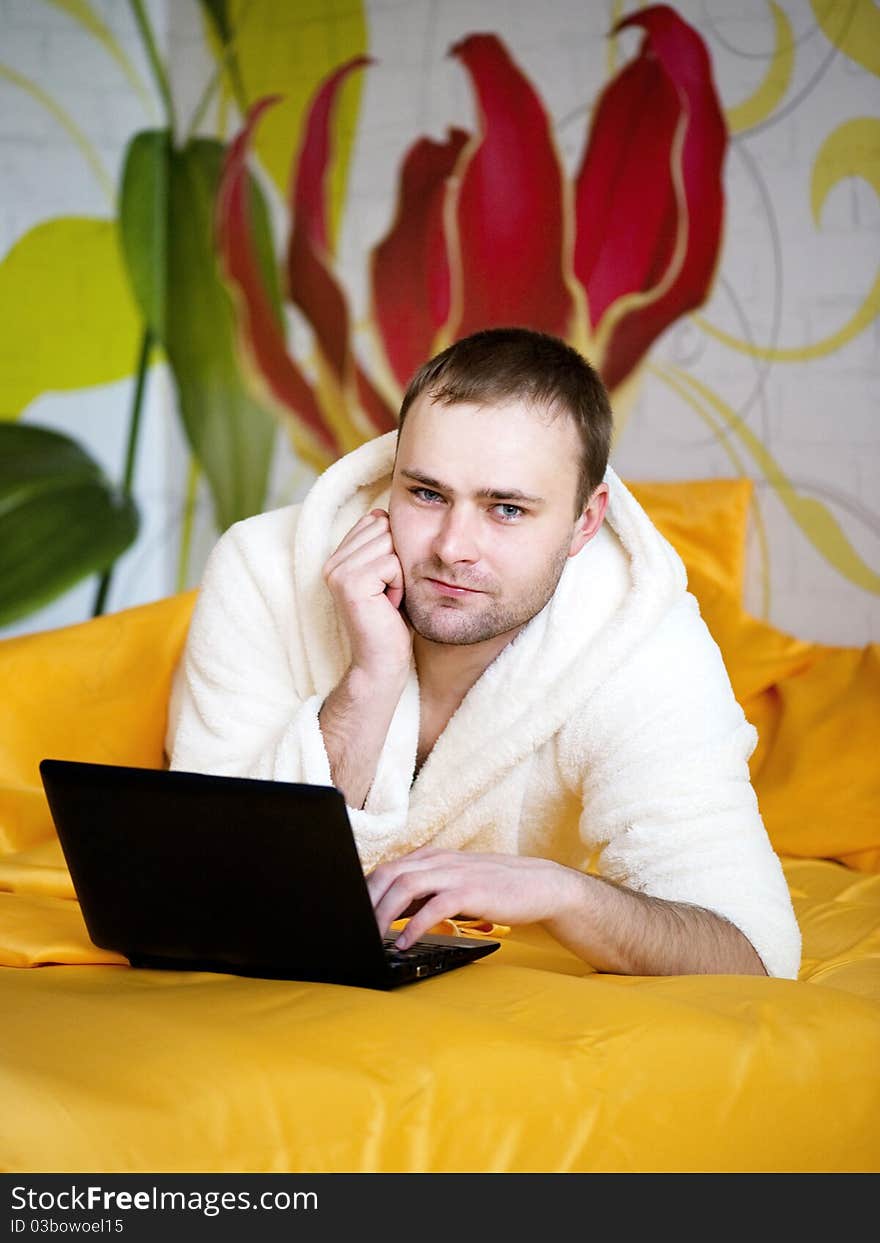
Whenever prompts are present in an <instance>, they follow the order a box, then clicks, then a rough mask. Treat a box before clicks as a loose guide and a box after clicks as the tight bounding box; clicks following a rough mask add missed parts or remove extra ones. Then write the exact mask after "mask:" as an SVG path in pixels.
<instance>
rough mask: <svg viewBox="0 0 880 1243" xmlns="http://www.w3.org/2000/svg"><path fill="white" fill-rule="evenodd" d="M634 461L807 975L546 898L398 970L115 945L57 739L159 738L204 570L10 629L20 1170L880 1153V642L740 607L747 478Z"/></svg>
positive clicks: (9, 810)
mask: <svg viewBox="0 0 880 1243" xmlns="http://www.w3.org/2000/svg"><path fill="white" fill-rule="evenodd" d="M634 490H635V491H637V494H638V495H639V497H640V499H641V500H642V501H643V503H644V504H645V506H646V508H647V509H648V510H649V512H650V513H651V514H652V516H653V517H654V518H655V521H657V522H658V525H660V526H661V527H662V528H663V529H664V531H665V533H666V534H667V535H668V536H669V538H670V539H671V540H672V541H673V543H675V544H676V546H677V547H678V548H679V551H680V552H681V553H682V556H683V557H684V559H685V562H686V564H687V566H688V572H689V576H690V582H691V586H692V589H693V590H694V592H695V594H696V595H697V596H698V598H699V600H700V604H701V608H702V610H703V614H704V616H705V617H706V620H707V622H708V624H709V626H710V628H711V629H712V631H713V634H714V635H715V637H716V639H717V640H718V642H719V644H720V646H721V648H722V651H723V653H724V656H725V660H726V662H727V665H728V668H729V669H730V671H731V677H732V680H733V682H734V687H735V689H736V691H737V694H738V696H739V698H740V701H741V702H742V703H743V706H744V708H745V710H746V713H747V715H748V716H749V717H750V719H751V720H753V721H754V722H755V724H756V725H758V728H759V732H760V744H759V747H758V750H757V751H756V753H755V756H754V757H753V762H752V772H753V778H754V781H755V786H756V790H757V792H758V798H759V802H760V804H761V809H762V812H763V814H764V817H765V822H766V823H767V827H768V831H769V832H770V835H771V839H772V840H773V842H774V845H775V847H776V849H777V850H778V851H779V853H780V855H781V856H782V857H783V864H784V867H785V872H786V876H787V878H788V882H789V885H790V888H791V892H792V896H793V899H794V902H795V907H796V911H797V914H798V919H799V921H800V924H801V928H802V931H803V935H804V958H803V963H802V969H801V978H800V980H799V981H797V982H793V981H783V980H768V979H757V978H753V977H734V976H728V977H720V976H702V977H701V976H686V977H678V978H655V979H652V978H622V977H613V976H602V975H597V974H595V973H592V972H591V971H590V969H589V968H588V967H586V966H585V964H583V963H582V962H580V961H579V960H578V959H576V958H575V957H573V956H572V955H570V954H569V953H567V951H565V950H564V949H562V948H561V947H560V946H559V945H557V944H556V943H555V942H554V941H553V940H552V939H551V938H550V937H549V936H547V935H546V934H545V933H544V932H543V931H542V930H541V929H540V928H536V927H535V928H532V927H529V928H516V929H512V930H511V931H510V933H509V934H508V935H506V936H505V937H504V938H503V940H502V946H501V949H500V950H499V951H498V952H497V953H496V954H493V955H492V956H491V957H490V958H488V959H486V960H484V961H481V962H478V963H475V964H473V965H472V966H469V967H466V968H464V969H462V970H460V971H456V972H453V973H451V974H450V975H448V976H444V977H438V978H436V979H431V980H428V981H425V982H424V983H420V984H418V985H414V986H412V987H410V988H406V989H401V990H398V991H397V992H394V993H390V994H386V993H377V992H371V991H369V990H361V989H354V988H345V987H336V986H331V985H315V984H305V983H297V982H289V981H268V980H247V979H242V978H238V977H235V976H224V975H208V974H197V973H183V972H155V971H133V970H131V969H130V968H129V967H128V966H127V965H126V964H125V963H124V960H121V959H119V958H118V956H116V955H113V954H108V953H105V952H104V951H100V950H96V948H95V947H94V946H92V945H91V944H90V942H89V940H88V937H87V935H86V932H85V928H84V925H83V922H82V918H81V915H80V912H79V908H78V905H77V903H76V901H75V899H74V896H73V890H72V888H71V885H70V878H69V876H68V874H67V871H66V869H65V867H64V865H63V859H62V857H61V854H60V849H59V847H58V843H57V840H56V839H55V836H54V830H53V828H52V824H51V819H50V817H49V814H48V809H47V807H46V804H45V799H44V798H43V794H42V789H41V786H40V781H39V773H38V768H37V766H38V764H39V761H40V759H42V758H43V757H44V756H48V755H53V756H59V757H65V758H72V759H87V760H100V761H105V762H110V763H127V764H142V765H146V766H159V765H161V763H162V735H163V731H164V721H165V704H166V700H167V694H168V686H169V679H170V675H171V669H172V667H173V663H174V660H175V659H176V656H177V654H178V652H179V651H180V647H181V644H182V642H183V638H184V635H185V632H186V626H187V622H188V618H189V613H190V609H191V607H192V603H193V599H194V596H193V593H189V594H187V595H185V596H179V597H173V598H171V599H168V600H165V601H160V602H158V603H157V604H154V605H149V606H146V607H144V608H141V609H134V610H130V611H128V612H126V613H120V614H116V615H114V616H112V617H107V618H102V619H99V620H97V621H95V622H90V623H88V624H86V625H83V626H79V627H71V628H69V629H66V630H61V631H58V632H53V633H46V634H41V635H32V636H27V637H25V638H20V639H13V640H7V641H5V642H3V643H0V685H2V686H3V690H4V703H5V707H6V709H7V711H6V714H5V717H4V722H3V726H2V729H0V1014H2V1016H3V1017H2V1021H0V1085H2V1100H3V1106H4V1107H3V1110H2V1111H0V1118H2V1121H0V1170H2V1171H6V1172H26V1171H27V1172H37V1171H80V1172H90V1171H96V1172H102V1171H103V1172H167V1171H240V1172H261V1171H276V1172H281V1171H303V1172H312V1171H349V1170H353V1171H400V1170H411V1171H419V1170H425V1171H483V1170H486V1171H493V1170H494V1171H509V1172H513V1171H545V1170H550V1171H567V1170H581V1171H591V1170H601V1171H630V1170H642V1171H651V1170H658V1171H665V1170H668V1171H672V1170H681V1171H688V1170H694V1171H709V1170H723V1171H733V1170H742V1171H746V1170H759V1171H766V1170H772V1171H784V1170H791V1171H819V1172H822V1171H836V1170H851V1171H877V1170H878V1169H880V815H878V810H880V795H878V780H880V779H878V771H880V769H878V765H877V763H876V752H877V746H878V742H880V661H878V649H877V647H876V645H874V646H870V647H867V648H865V649H859V650H856V649H843V648H830V647H822V646H820V645H817V644H809V643H803V642H801V641H799V640H795V639H793V638H791V637H790V636H786V635H783V634H780V633H779V632H778V631H775V630H773V629H772V628H771V627H769V626H766V625H764V624H762V623H761V622H759V621H756V620H755V619H753V618H750V617H748V616H747V615H746V614H745V613H743V611H742V609H741V607H740V605H739V599H740V596H741V587H742V549H743V543H744V531H745V520H746V514H747V508H748V500H749V492H748V486H747V485H746V484H739V483H736V482H734V483H727V484H723V483H718V482H713V483H712V484H683V485H643V486H642V487H641V488H638V489H634Z"/></svg>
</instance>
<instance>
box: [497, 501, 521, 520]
mask: <svg viewBox="0 0 880 1243" xmlns="http://www.w3.org/2000/svg"><path fill="white" fill-rule="evenodd" d="M495 508H496V509H497V510H498V511H499V513H500V516H501V517H502V518H503V519H504V521H505V522H510V521H511V519H513V518H520V517H521V516H522V515H523V514H524V513H525V510H524V509H520V507H519V505H504V504H501V505H496V507H495Z"/></svg>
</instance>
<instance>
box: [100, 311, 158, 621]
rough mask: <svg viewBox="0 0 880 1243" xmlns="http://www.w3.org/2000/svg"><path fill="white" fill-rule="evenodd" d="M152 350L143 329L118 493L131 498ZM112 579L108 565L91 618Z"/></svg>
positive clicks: (104, 599)
mask: <svg viewBox="0 0 880 1243" xmlns="http://www.w3.org/2000/svg"><path fill="white" fill-rule="evenodd" d="M152 348H153V334H152V332H151V331H150V329H149V328H145V329H144V335H143V339H142V341H141V353H140V358H139V359H138V369H137V381H136V383H135V390H134V398H133V400H132V405H131V416H130V418H129V424H128V444H127V446H126V450H125V469H124V471H123V475H122V486H121V489H120V491H121V492H122V495H123V496H125V497H129V496H131V485H132V482H133V480H134V462H135V455H136V453H137V442H138V433H139V432H140V426H141V410H142V407H143V400H144V388H145V385H146V379H147V364H148V362H149V358H150V350H151V349H152ZM112 578H113V566H112V565H108V567H107V569H106V570H105V571H104V573H103V574H102V575H101V578H100V581H99V583H98V590H97V593H96V595H95V603H94V606H93V607H92V617H98V616H99V615H100V614H101V613H103V612H104V605H105V604H106V602H107V593H108V592H109V590H110V580H111V579H112Z"/></svg>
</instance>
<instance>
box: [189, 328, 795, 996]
mask: <svg viewBox="0 0 880 1243" xmlns="http://www.w3.org/2000/svg"><path fill="white" fill-rule="evenodd" d="M611 427H612V416H611V410H610V405H609V402H608V397H607V394H606V392H605V390H604V388H603V386H602V384H601V382H600V380H599V379H598V377H597V376H596V374H595V372H594V371H593V370H592V368H590V366H589V364H588V363H587V362H586V361H585V360H584V359H583V358H582V357H581V356H580V355H579V354H578V353H576V352H575V351H574V350H572V349H571V348H570V347H569V346H567V345H565V344H564V343H563V342H561V341H558V340H556V339H555V338H552V337H548V336H545V335H543V334H538V333H534V332H531V331H527V330H525V329H518V328H510V329H493V330H490V331H487V332H482V333H477V334H475V335H474V336H472V337H469V338H466V339H464V340H462V341H459V342H457V343H455V344H454V345H452V346H451V347H450V348H449V349H447V350H445V351H443V353H441V354H439V355H438V356H437V357H436V358H434V359H432V360H430V361H429V362H428V363H426V364H425V366H424V367H422V368H421V369H420V370H419V371H418V372H417V373H416V375H415V376H414V378H413V380H412V382H411V383H410V386H409V388H408V390H407V393H406V395H405V397H404V400H403V404H402V407H401V414H400V427H399V430H398V432H397V433H393V432H392V433H389V434H388V435H387V436H383V437H380V438H377V439H376V440H373V441H371V442H369V443H367V444H366V445H363V446H361V448H359V449H357V450H356V451H355V452H353V453H350V454H347V455H346V456H345V457H343V458H341V459H340V460H339V461H337V462H336V463H334V464H333V465H332V466H331V467H330V468H329V469H328V470H327V471H325V472H324V474H323V475H321V476H320V478H319V479H318V480H317V481H316V482H315V484H314V485H313V487H312V489H311V491H310V493H309V495H308V496H307V497H306V499H305V501H304V502H303V503H302V505H296V506H291V507H288V508H286V509H280V510H276V511H274V512H271V513H267V514H263V515H260V516H258V517H256V518H252V519H249V520H248V521H246V522H243V523H238V524H237V525H236V526H234V527H232V528H231V529H230V530H229V531H228V532H226V534H225V535H224V536H223V537H222V538H221V539H220V541H219V543H218V545H217V547H216V548H215V550H214V552H213V553H212V555H211V558H210V559H209V563H208V565H207V567H206V570H205V575H204V579H203V584H202V590H201V593H200V598H199V602H198V605H197V608H196V612H195V614H194V618H193V622H192V626H191V630H190V635H189V638H188V642H187V649H186V653H185V657H184V660H183V662H182V665H181V667H180V670H179V675H178V679H177V683H176V686H175V690H174V693H173V696H172V704H171V712H170V718H169V733H168V751H169V755H170V757H171V764H172V767H175V768H188V769H196V770H202V771H212V772H217V773H226V774H238V775H243V776H253V777H268V778H275V779H279V780H288V781H305V782H311V783H315V784H323V785H335V786H337V787H338V788H339V789H340V790H341V791H342V793H343V794H344V795H345V799H346V803H347V804H348V807H349V815H350V817H351V821H352V825H353V828H354V832H355V837H356V841H357V844H358V849H359V852H360V855H361V860H362V863H363V865H364V869H365V871H366V872H367V875H368V885H369V889H370V893H371V896H372V899H373V904H374V907H375V911H376V918H377V921H378V923H379V926H380V928H381V930H382V932H383V933H384V932H385V931H386V930H387V929H388V927H389V925H390V924H391V923H392V922H393V921H394V920H395V919H397V918H399V917H400V916H401V915H403V914H404V913H407V914H409V915H410V918H409V922H408V924H407V926H406V928H405V929H404V931H403V932H402V933H401V935H400V938H399V941H398V944H399V945H400V946H402V947H404V948H405V947H406V946H407V945H409V944H411V943H412V942H413V941H414V940H417V939H418V937H419V936H421V935H422V934H423V933H424V932H425V931H427V929H428V928H430V927H431V926H433V925H434V924H435V923H437V922H439V921H440V920H441V919H444V918H451V917H455V916H462V915H467V916H469V917H472V918H479V919H487V920H492V921H494V922H497V923H504V924H511V925H514V924H520V923H532V922H541V923H543V925H544V926H545V927H546V928H547V929H548V930H549V931H550V932H551V933H552V934H553V935H554V936H555V937H556V938H557V939H558V940H559V941H560V942H561V943H562V944H564V945H565V946H567V947H568V948H569V949H571V950H572V951H573V952H574V953H576V954H578V955H579V956H580V957H582V958H583V959H584V960H586V961H587V962H589V963H590V964H592V965H593V966H594V967H595V968H596V969H597V970H600V971H611V972H619V973H630V974H640V975H646V974H678V973H692V972H735V973H753V974H765V973H766V974H770V975H778V976H784V977H794V976H796V974H797V969H798V966H799V960H800V934H799V931H798V928H797V923H796V921H795V918H794V914H793V911H792V907H791V902H790V898H789V894H788V889H787V886H786V883H785V879H784V876H783V873H782V869H781V867H780V864H779V861H778V859H777V858H776V856H775V854H774V853H773V850H772V848H771V846H770V843H769V840H768V837H767V834H766V831H765V829H764V826H763V823H762V821H761V817H760V814H759V811H758V807H757V802H756V799H755V794H754V791H753V789H752V786H751V784H750V781H749V772H748V757H749V755H750V754H751V752H752V750H753V748H754V745H755V741H756V734H755V731H754V729H753V728H752V726H751V725H749V724H748V722H747V721H746V719H745V717H744V715H743V713H742V710H741V708H740V707H739V705H738V704H737V703H736V700H735V699H734V696H733V692H732V690H731V687H730V682H729V679H728V676H727V673H726V671H725V669H724V665H723V663H722V660H721V656H720V653H719V651H718V648H717V645H716V644H715V643H714V641H713V640H712V638H711V636H710V635H709V633H708V631H707V629H706V627H705V624H704V623H703V621H702V619H701V618H700V615H699V608H698V606H697V603H696V601H695V599H694V598H693V596H691V595H690V594H689V593H688V592H687V584H686V576H685V571H684V566H683V564H682V562H681V560H680V558H679V557H678V556H677V555H676V553H675V552H674V551H673V550H672V548H671V547H670V546H669V544H668V543H667V542H666V541H665V540H664V539H663V538H662V537H661V536H660V534H659V532H658V531H657V530H656V528H655V527H654V526H653V525H652V524H651V522H650V521H649V519H648V518H647V516H646V515H645V513H644V512H643V511H642V509H641V508H640V507H639V506H638V504H637V503H636V501H635V499H634V498H633V497H632V496H631V494H630V493H629V492H628V491H627V490H626V489H625V488H624V486H623V485H622V484H621V482H620V480H619V479H618V478H617V476H616V474H615V473H614V471H613V470H611V468H610V467H608V465H607V459H608V452H609V444H610V437H611Z"/></svg>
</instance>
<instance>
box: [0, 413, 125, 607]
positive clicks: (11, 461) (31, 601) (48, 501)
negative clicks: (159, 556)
mask: <svg viewBox="0 0 880 1243" xmlns="http://www.w3.org/2000/svg"><path fill="white" fill-rule="evenodd" d="M137 532H138V511H137V507H136V506H135V504H134V502H133V501H132V500H131V498H130V497H124V496H122V495H121V494H120V493H119V492H118V490H117V489H115V488H113V487H112V486H111V484H110V483H109V481H108V480H107V478H106V476H105V475H104V473H103V471H102V470H101V468H100V466H98V464H97V463H96V462H95V461H94V460H93V459H92V458H91V457H89V455H88V454H87V453H85V452H84V450H83V449H81V448H80V447H79V445H77V444H76V443H75V441H73V440H71V439H70V438H69V437H67V436H63V435H61V434H60V433H59V432H53V431H49V430H47V429H46V428H42V427H35V426H33V425H32V424H22V423H8V422H7V423H0V625H8V624H9V623H10V622H13V621H16V620H18V619H19V618H21V617H26V616H27V615H28V613H32V612H33V611H34V610H35V609H37V608H39V607H41V606H42V605H44V604H48V603H49V602H50V600H54V599H55V598H56V596H59V595H61V594H62V592H64V591H67V589H68V588H70V587H72V586H73V585H74V584H75V583H77V582H79V580H80V579H82V578H85V577H86V575H88V574H93V573H95V572H99V571H102V570H105V569H106V568H107V567H108V566H109V565H111V564H112V563H113V562H114V561H115V560H116V558H117V557H118V556H119V555H120V554H121V553H122V552H124V551H125V549H126V548H128V547H129V546H130V545H131V544H132V543H133V542H134V540H135V538H136V536H137Z"/></svg>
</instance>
